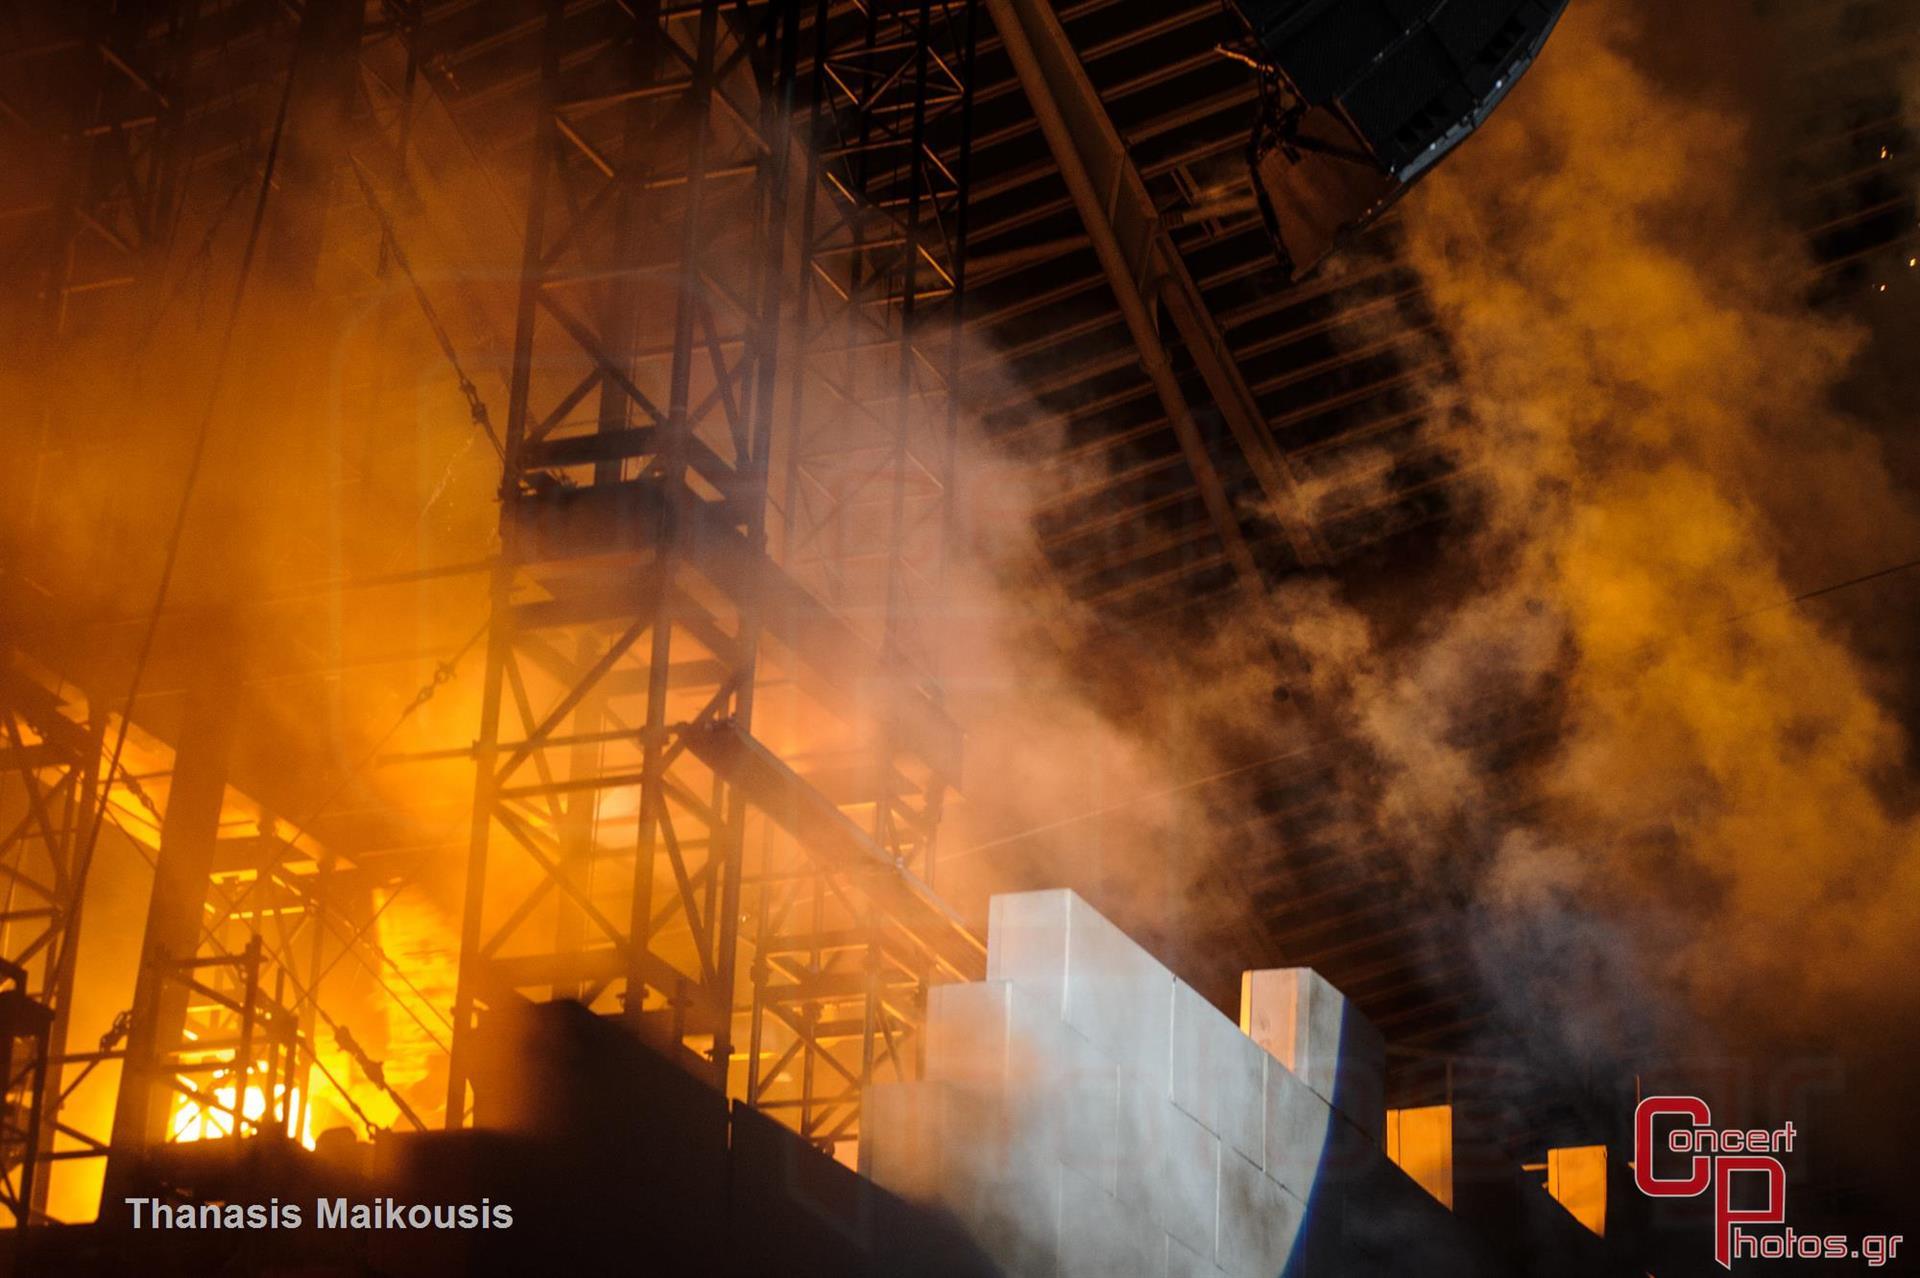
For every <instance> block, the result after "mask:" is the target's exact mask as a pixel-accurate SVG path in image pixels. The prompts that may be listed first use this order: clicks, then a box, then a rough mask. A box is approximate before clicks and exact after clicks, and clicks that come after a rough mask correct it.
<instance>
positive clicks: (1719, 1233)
mask: <svg viewBox="0 0 1920 1278" xmlns="http://www.w3.org/2000/svg"><path fill="white" fill-rule="evenodd" d="M1735 1172H1755V1173H1758V1174H1760V1175H1763V1176H1765V1177H1766V1178H1767V1205H1766V1206H1765V1207H1764V1208H1748V1209H1745V1210H1736V1209H1735V1208H1734V1206H1733V1177H1734V1173H1735ZM1786 1219H1787V1169H1786V1168H1784V1167H1782V1166H1781V1165H1780V1160H1779V1159H1777V1158H1767V1157H1764V1156H1761V1155H1757V1154H1755V1155H1748V1156H1745V1157H1739V1158H1720V1159H1716V1160H1714V1164H1713V1258H1714V1259H1715V1260H1717V1261H1719V1262H1720V1267H1721V1268H1722V1269H1731V1268H1733V1230H1734V1226H1736V1225H1778V1224H1783V1223H1785V1221H1786Z"/></svg>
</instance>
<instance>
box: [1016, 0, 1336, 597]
mask: <svg viewBox="0 0 1920 1278" xmlns="http://www.w3.org/2000/svg"><path fill="white" fill-rule="evenodd" d="M986 2H987V9H988V11H989V12H991V13H992V14H993V20H994V24H995V26H997V27H998V28H999V31H1000V37H1001V41H1002V43H1003V45H1004V47H1005V50H1006V53H1007V56H1008V58H1009V59H1010V60H1011V61H1012V63H1013V68H1014V72H1015V74H1016V75H1017V76H1018V77H1019V80H1020V84H1021V87H1022V88H1024V89H1025V90H1026V94H1027V98H1028V101H1029V102H1030V103H1031V104H1032V106H1033V112H1034V116H1035V118H1036V119H1037V120H1038V121H1039V122H1040V129H1041V132H1042V133H1043V134H1044V135H1045V137H1046V139H1047V145H1048V147H1049V148H1050V149H1051V150H1052V152H1053V157H1054V160H1055V162H1056V163H1058V164H1059V166H1060V173H1061V176H1062V177H1063V178H1065V179H1066V183H1067V190H1068V192H1069V193H1070V194H1071V195H1072V197H1073V202H1074V205H1075V207H1076V208H1077V209H1078V210H1079V212H1080V218H1081V221H1082V222H1083V223H1085V225H1086V228H1087V233H1088V236H1089V237H1090V238H1091V240H1092V242H1093V247H1094V251H1095V253H1096V254H1097V255H1098V256H1099V259H1100V264H1101V267H1102V268H1103V269H1104V270H1105V272H1106V274H1107V279H1108V282H1109V284H1110V285H1111V286H1112V288H1113V293H1114V296H1115V298H1116V299H1117V300H1118V301H1119V303H1120V309H1121V312H1122V313H1123V314H1124V315H1125V317H1126V321H1127V328H1128V329H1129V331H1130V332H1131V334H1132V336H1133V342H1134V345H1135V346H1136V347H1137V348H1138V349H1139V352H1140V362H1141V364H1142V365H1143V366H1144V367H1145V368H1146V371H1147V375H1148V377H1149V378H1151V379H1152V382H1153V386H1154V390H1155V392H1156V393H1157V394H1158V395H1159V397H1160V402H1161V405H1162V407H1164V408H1165V410H1166V413H1167V417H1168V420H1169V421H1171V422H1172V424H1173V428H1174V432H1175V433H1176V434H1177V435H1178V436H1179V439H1180V447H1181V449H1182V451H1183V452H1184V453H1185V454H1186V457H1187V462H1188V465H1189V466H1190V467H1191V469H1192V471H1193V475H1194V480H1195V482H1196V484H1197V485H1198V486H1199V489H1200V495H1201V498H1202V500H1204V501H1205V503H1206V507H1207V512H1208V514H1209V515H1210V516H1212V518H1213V522H1214V524H1215V526H1216V527H1217V528H1218V529H1219V532H1220V539H1221V542H1222V543H1223V544H1224V545H1225V547H1226V551H1227V556H1228V558H1229V559H1230V560H1231V561H1232V562H1233V564H1234V567H1235V569H1236V571H1237V572H1238V574H1239V576H1240V578H1241V581H1242V583H1243V584H1244V585H1246V586H1248V587H1249V588H1253V589H1259V588H1260V587H1261V586H1262V584H1263V583H1262V581H1261V578H1260V575H1259V571H1258V569H1257V568H1256V567H1255V566H1254V563H1253V559H1252V556H1251V555H1250V554H1249V552H1248V550H1247V547H1246V541H1245V537H1244V536H1243V535H1242V533H1241V531H1240V524H1239V521H1238V519H1237V517H1236V516H1235V514H1234V512H1233V509H1232V506H1231V504H1230V503H1229V501H1228V498H1227V496H1226V493H1225V491H1224V489H1223V488H1222V486H1221V483H1220V476H1219V472H1218V470H1217V469H1216V468H1215V466H1214V464H1213V460H1212V458H1211V457H1210V456H1208V454H1207V451H1206V446H1205V441H1204V440H1203V439H1202V438H1201V435H1200V431H1199V427H1198V426H1197V424H1196V423H1195V422H1194V419H1193V411H1192V408H1191V406H1190V405H1189V404H1188V403H1187V401H1186V398H1185V396H1184V394H1183V393H1182V392H1181V390H1180V386H1179V381H1178V379H1177V378H1176V377H1175V375H1174V372H1173V367H1172V362H1171V360H1170V359H1169V358H1168V355H1167V349H1166V346H1165V344H1164V343H1163V342H1162V341H1161V338H1160V332H1159V327H1158V325H1157V324H1156V323H1155V307H1156V305H1164V306H1165V307H1166V309H1167V313H1168V315H1169V316H1170V317H1171V318H1172V320H1173V323H1174V326H1175V328H1177V329H1178V330H1179V333H1180V338H1181V341H1182V342H1183V343H1184V344H1185V345H1186V348H1187V351H1188V353H1189V354H1190V355H1191V356H1192V357H1193V361H1194V364H1195V365H1196V366H1197V367H1198V368H1199V370H1200V375H1201V377H1202V379H1204V380H1205V382H1206V385H1207V393H1208V395H1209V396H1210V397H1211V398H1212V399H1213V402H1214V406H1215V407H1216V408H1217V409H1218V410H1219V412H1220V415H1221V417H1222V418H1223V419H1224V420H1225V421H1226V423H1227V428H1228V429H1229V430H1231V431H1232V432H1233V437H1234V440H1235V442H1236V443H1238V444H1239V446H1240V450H1241V452H1242V454H1243V455H1244V456H1245V457H1246V460H1247V465H1248V467H1249V468H1250V469H1251V470H1252V472H1253V474H1254V478H1255V479H1256V480H1258V482H1259V484H1260V488H1261V491H1262V492H1263V493H1265V495H1266V498H1267V501H1268V503H1269V505H1270V506H1271V507H1272V510H1273V513H1274V516H1275V517H1276V518H1277V519H1278V520H1279V522H1280V524H1281V527H1282V528H1283V529H1284V530H1285V531H1286V535H1287V539H1288V541H1289V543H1290V544H1291V545H1292V547H1293V551H1294V554H1295V556H1296V557H1298V559H1299V560H1300V562H1302V563H1306V564H1317V563H1324V562H1325V561H1326V558H1327V555H1326V553H1325V546H1324V543H1323V542H1322V541H1321V539H1320V537H1319V535H1318V533H1317V532H1316V531H1315V529H1314V528H1313V526H1312V524H1311V523H1310V522H1309V520H1308V519H1307V517H1306V514H1305V506H1304V503H1303V502H1302V501H1301V499H1300V491H1299V483H1298V479H1297V476H1296V475H1295V474H1294V473H1293V470H1292V468H1291V466H1290V465H1289V463H1288V461H1287V458H1286V455H1285V454H1284V453H1283V452H1282V451H1281V450H1280V447H1279V445H1278V443H1277V442H1276V441H1275V440H1274V437H1273V433H1272V431H1271V430H1269V429H1268V426H1267V422H1266V418H1265V417H1264V415H1262V413H1261V412H1260V408H1259V403H1258V401H1257V400H1256V399H1255V398H1254V395H1253V392H1252V390H1251V389H1249V388H1248V386H1247V383H1246V379H1245V378H1244V377H1243V376H1242V375H1241V373H1240V367H1239V364H1238V363H1237V362H1236V361H1235V359H1234V356H1233V352H1232V351H1231V350H1230V349H1229V348H1228V346H1227V343H1226V339H1225V338H1224V337H1223V336H1222V335H1221V332H1220V329H1219V326H1218V325H1217V324H1215V323H1214V321H1213V316H1212V314H1211V312H1210V311H1209V310H1208V309H1207V304H1206V299H1205V298H1204V297H1203V296H1202V294H1201V292H1200V288H1199V285H1197V284H1196V283H1195V282H1194V280H1193V276H1192V275H1191V274H1190V273H1189V272H1188V271H1187V267H1186V263H1185V262H1184V261H1183V260H1182V259H1181V257H1180V251H1179V249H1178V248H1176V247H1175V245H1174V243H1173V240H1172V239H1171V237H1170V236H1169V234H1168V230H1167V226H1166V224H1165V223H1164V222H1163V220H1162V219H1161V217H1160V214H1159V211H1158V210H1157V209H1156V208H1155V207H1154V204H1153V197H1152V196H1151V194H1149V192H1148V191H1147V185H1146V181H1145V179H1144V178H1142V177H1141V175H1140V170H1139V169H1138V168H1137V167H1136V166H1135V165H1134V163H1133V159H1132V157H1131V156H1129V155H1128V154H1127V148H1126V144H1125V142H1123V141H1122V139H1121V137H1120V132H1119V130H1118V129H1116V128H1115V127H1114V124H1113V121H1112V119H1111V118H1110V117H1109V116H1108V115H1107V110H1106V107H1105V106H1104V105H1103V104H1102V103H1101V101H1100V95H1099V92H1098V91H1097V90H1096V89H1095V88H1094V86H1093V82H1092V81H1091V80H1090V79H1088V78H1087V73H1086V69H1085V68H1084V67H1083V66H1082V65H1081V63H1080V59H1079V56H1078V55H1077V54H1076V53H1075V52H1074V49H1073V45H1072V42H1071V41H1070V40H1069V39H1068V38H1067V33H1066V30H1065V28H1063V27H1062V26H1061V25H1060V19H1059V17H1058V16H1057V15H1056V14H1055V13H1054V11H1053V8H1052V6H1051V5H1050V4H1049V3H1048V2H1047V0H986Z"/></svg>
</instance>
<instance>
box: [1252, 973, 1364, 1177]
mask: <svg viewBox="0 0 1920 1278" xmlns="http://www.w3.org/2000/svg"><path fill="white" fill-rule="evenodd" d="M1240 1028H1241V1029H1242V1030H1244V1031H1245V1032H1246V1034H1247V1036H1248V1037H1249V1038H1251V1039H1252V1040H1253V1041H1254V1042H1256V1043H1258V1044H1259V1045H1260V1046H1261V1047H1264V1048H1265V1049H1266V1050H1267V1051H1268V1052H1270V1053H1272V1054H1273V1056H1274V1058H1275V1059H1276V1060H1278V1061H1279V1062H1280V1063H1281V1064H1283V1065H1285V1066H1286V1067H1287V1068H1288V1069H1290V1070H1292V1071H1293V1072H1294V1073H1295V1074H1296V1075H1298V1076H1299V1078H1300V1079H1301V1081H1303V1082H1304V1083H1306V1085H1307V1086H1308V1087H1310V1088H1311V1089H1313V1091H1314V1092H1315V1093H1317V1094H1318V1095H1319V1096H1320V1097H1321V1098H1322V1099H1323V1100H1326V1101H1327V1102H1329V1103H1330V1104H1333V1105H1334V1106H1336V1107H1337V1108H1338V1109H1339V1110H1340V1111H1341V1112H1342V1113H1344V1114H1345V1115H1346V1116H1347V1117H1348V1118H1349V1119H1350V1120H1351V1121H1352V1122H1353V1123H1354V1125H1355V1126H1357V1127H1359V1128H1360V1130H1361V1131H1363V1132H1366V1133H1367V1134H1368V1135H1369V1136H1371V1137H1372V1138H1373V1140H1374V1141H1375V1142H1376V1143H1378V1142H1380V1141H1381V1140H1382V1138H1383V1136H1384V1133H1385V1124H1386V1104H1385V1099H1384V1098H1385V1095H1386V1041H1385V1040H1384V1039H1383V1038H1382V1037H1381V1035H1380V1031H1379V1030H1378V1029H1376V1028H1375V1027H1374V1025H1373V1023H1372V1022H1371V1021H1369V1020H1367V1018H1366V1017H1365V1016H1364V1015H1362V1014H1361V1012H1360V1009H1359V1008H1357V1007H1355V1006H1354V1005H1353V1004H1352V1003H1351V1002H1350V1001H1349V1000H1348V999H1347V997H1346V996H1345V995H1344V994H1342V993H1341V992H1340V991H1339V990H1337V989H1335V988H1334V987H1333V986H1332V985H1331V984H1329V983H1328V982H1327V980H1326V979H1325V978H1324V977H1322V976H1321V975H1320V974H1319V973H1318V972H1315V971H1314V970H1313V969H1311V968H1305V967H1294V968H1278V969H1272V970H1268V971H1262V972H1247V973H1244V974H1243V975H1242V976H1241V981H1240Z"/></svg>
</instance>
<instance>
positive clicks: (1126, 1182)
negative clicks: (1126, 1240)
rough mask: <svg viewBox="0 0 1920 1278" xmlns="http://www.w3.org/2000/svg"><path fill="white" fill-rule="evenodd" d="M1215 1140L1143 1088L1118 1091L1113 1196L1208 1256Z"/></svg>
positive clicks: (1216, 1160) (1217, 1143) (1217, 1144)
mask: <svg viewBox="0 0 1920 1278" xmlns="http://www.w3.org/2000/svg"><path fill="white" fill-rule="evenodd" d="M1219 1149H1220V1138H1219V1137H1217V1136H1215V1135H1214V1134H1213V1133H1212V1132H1210V1131H1208V1130H1207V1129H1206V1128H1205V1127H1202V1126H1201V1125H1200V1124H1199V1123H1198V1122H1197V1121H1195V1120H1194V1119H1193V1118H1191V1117H1190V1116H1188V1115H1187V1114H1185V1113H1183V1112H1182V1111H1180V1110H1179V1109H1177V1108H1175V1107H1174V1106H1173V1104H1172V1103H1170V1102H1169V1101H1167V1100H1165V1099H1164V1098H1162V1097H1161V1096H1160V1095H1159V1094H1157V1093H1155V1092H1151V1091H1148V1090H1147V1089H1146V1088H1144V1087H1138V1086H1135V1087H1124V1086H1123V1087H1122V1088H1121V1092H1120V1132H1119V1167H1118V1169H1117V1175H1116V1177H1115V1182H1116V1183H1115V1192H1116V1196H1117V1197H1118V1198H1119V1199H1120V1201H1121V1202H1122V1203H1123V1204H1126V1205H1127V1206H1128V1207H1130V1208H1133V1209H1135V1210H1138V1211H1140V1212H1143V1213H1145V1214H1146V1215H1147V1216H1148V1218H1149V1219H1151V1220H1152V1221H1153V1222H1154V1223H1155V1224H1157V1225H1158V1226H1159V1227H1160V1228H1161V1229H1162V1230H1164V1231H1165V1232H1167V1233H1168V1234H1171V1235H1172V1236H1173V1237H1174V1238H1176V1239H1178V1240H1179V1241H1180V1242H1182V1243H1184V1244H1186V1245H1187V1246H1189V1247H1191V1248H1193V1249H1194V1250H1195V1251H1197V1252H1200V1253H1202V1254H1203V1255H1212V1254H1213V1247H1214V1227H1215V1218H1216V1211H1217V1208H1216V1203H1217V1196H1216V1195H1217V1191H1218V1183H1217V1182H1218V1178H1219Z"/></svg>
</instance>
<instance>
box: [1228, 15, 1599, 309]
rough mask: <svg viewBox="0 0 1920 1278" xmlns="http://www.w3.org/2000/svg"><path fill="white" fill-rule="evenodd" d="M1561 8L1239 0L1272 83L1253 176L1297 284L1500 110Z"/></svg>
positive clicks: (1552, 27) (1535, 53) (1552, 25)
mask: <svg viewBox="0 0 1920 1278" xmlns="http://www.w3.org/2000/svg"><path fill="white" fill-rule="evenodd" d="M1567 2H1568V0H1234V3H1235V6H1236V7H1237V8H1238V9H1239V11H1240V13H1241V15H1242V17H1244V18H1245V20H1246V23H1247V26H1248V27H1249V28H1250V29H1251V31H1252V34H1253V37H1254V42H1255V44H1256V45H1257V46H1258V47H1257V52H1258V53H1259V56H1260V57H1261V58H1262V59H1263V60H1264V61H1265V62H1266V63H1267V64H1268V65H1269V66H1270V67H1271V68H1272V73H1273V76H1274V78H1275V79H1276V80H1277V81H1278V90H1279V92H1278V98H1279V101H1278V102H1277V104H1270V108H1269V119H1268V122H1267V125H1266V126H1265V127H1263V130H1262V142H1261V145H1260V146H1259V148H1258V154H1257V155H1256V170H1257V172H1256V177H1257V179H1258V181H1257V182H1256V185H1257V186H1258V188H1259V190H1260V193H1261V196H1262V200H1263V203H1264V204H1265V205H1266V207H1267V210H1268V215H1269V218H1270V220H1272V221H1273V222H1274V223H1275V233H1276V236H1277V237H1278V238H1279V239H1280V240H1281V241H1282V242H1281V245H1280V247H1281V250H1282V252H1283V254H1285V255H1286V256H1287V257H1288V258H1289V259H1290V261H1291V263H1292V265H1293V267H1294V269H1295V271H1296V273H1300V272H1304V271H1305V270H1306V269H1309V268H1310V267H1311V266H1312V265H1313V264H1314V263H1315V262H1317V261H1318V260H1319V259H1320V258H1322V257H1324V256H1325V255H1326V253H1327V252H1330V251H1331V249H1332V247H1333V246H1334V244H1335V243H1336V242H1337V241H1338V239H1339V238H1340V236H1341V235H1343V234H1345V233H1347V232H1349V231H1351V230H1352V229H1353V228H1354V227H1356V226H1360V225H1364V224H1365V223H1366V222H1368V221H1371V220H1372V218H1374V217H1376V216H1378V214H1379V212H1380V211H1381V210H1383V209H1384V208H1385V206H1386V205H1387V204H1389V203H1391V202H1392V200H1393V199H1394V198H1395V197H1396V196H1398V195H1399V194H1400V192H1401V191H1403V190H1404V189H1405V188H1406V187H1407V186H1408V185H1410V184H1411V183H1413V182H1414V181H1416V180H1417V179H1418V178H1419V177H1420V176H1421V175H1422V174H1424V173H1425V172H1426V171H1427V170H1428V169H1430V168H1431V167H1432V166H1433V165H1434V164H1435V163H1437V162H1438V161H1439V160H1440V159H1441V158H1442V157H1444V156H1445V155H1446V154H1447V152H1449V151H1451V150H1452V149H1453V148H1454V147H1455V146H1458V145H1459V144H1460V143H1461V142H1462V141H1464V140H1465V139H1466V137H1467V136H1468V135H1469V134H1471V133H1472V132H1473V131H1474V130H1475V129H1476V128H1478V127H1479V126H1480V124H1481V123H1482V122H1483V121H1484V120H1485V119H1486V118H1487V116H1488V115H1489V114H1490V113H1491V112H1492V111H1493V110H1494V108H1495V107H1497V106H1499V104H1500V102H1501V100H1502V99H1504V98H1505V97H1506V95H1507V92H1508V91H1509V90H1510V89H1511V88H1512V87H1513V85H1514V82H1515V81H1516V80H1517V79H1519V77H1520V76H1521V75H1522V74H1523V73H1524V72H1525V71H1526V69H1527V68H1528V67H1529V66H1531V65H1532V63H1533V60H1534V58H1535V57H1536V56H1538V54H1539V52H1540V50H1541V48H1542V46H1544V45H1545V44H1546V41H1547V37H1548V36H1550V35H1551V34H1552V33H1553V29H1554V26H1555V25H1556V24H1557V23H1558V22H1559V20H1560V15H1561V14H1562V13H1563V12H1564V11H1565V10H1566V7H1567Z"/></svg>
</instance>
